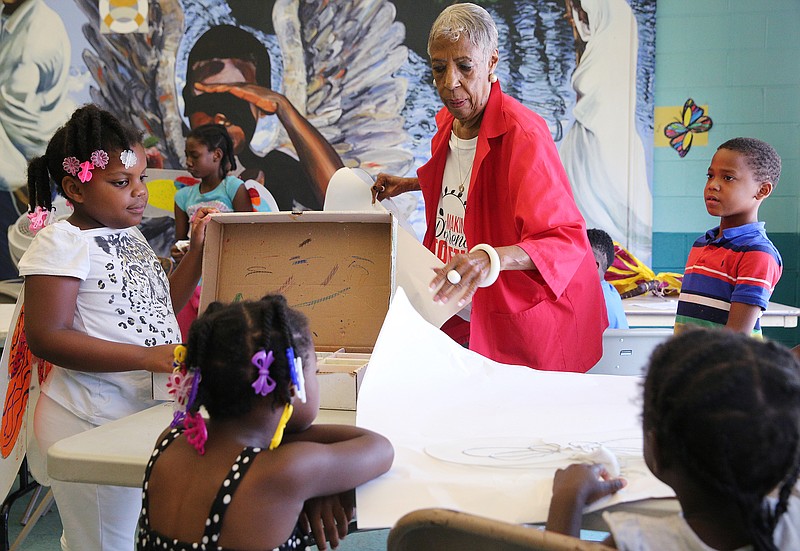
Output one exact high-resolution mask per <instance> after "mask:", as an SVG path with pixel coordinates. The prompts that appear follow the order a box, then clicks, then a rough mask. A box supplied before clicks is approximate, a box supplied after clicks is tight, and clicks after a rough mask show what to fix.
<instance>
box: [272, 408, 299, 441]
mask: <svg viewBox="0 0 800 551" xmlns="http://www.w3.org/2000/svg"><path fill="white" fill-rule="evenodd" d="M293 411H294V406H292V404H286V405H284V406H283V413H281V418H280V420H279V421H278V426H277V427H276V428H275V434H273V435H272V440H271V441H270V443H269V449H271V450H274V449H275V448H277V447H278V446H280V445H281V440H283V432H284V431H285V430H286V425H287V424H288V423H289V419H290V418H291V417H292V412H293Z"/></svg>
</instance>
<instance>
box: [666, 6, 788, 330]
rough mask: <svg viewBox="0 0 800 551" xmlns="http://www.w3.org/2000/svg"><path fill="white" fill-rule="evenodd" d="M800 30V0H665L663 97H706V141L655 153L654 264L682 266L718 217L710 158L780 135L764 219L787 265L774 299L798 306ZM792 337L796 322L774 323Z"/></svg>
mask: <svg viewBox="0 0 800 551" xmlns="http://www.w3.org/2000/svg"><path fill="white" fill-rule="evenodd" d="M798 32H800V1H798V0H758V1H755V2H754V1H753V0H703V1H702V2H698V1H696V0H658V9H657V16H656V79H655V104H656V106H680V105H683V102H684V101H686V99H687V98H690V97H691V98H693V99H694V100H695V102H697V104H699V105H708V114H709V116H711V118H712V120H713V121H714V126H713V128H712V129H711V131H710V133H709V134H708V136H709V140H708V142H709V143H708V146H702V147H699V146H694V147H692V149H691V150H690V151H689V153H688V155H687V156H686V157H684V158H683V159H681V158H680V157H678V155H677V153H676V152H675V151H674V150H672V148H662V147H659V148H656V149H655V152H654V156H653V211H654V212H653V269H654V270H655V271H656V272H659V271H678V272H682V271H683V267H684V262H685V260H686V255H687V254H688V251H689V248H690V247H691V244H692V243H693V242H694V240H695V239H696V238H697V237H698V236H699V235H700V234H701V233H703V232H705V231H706V230H707V229H709V228H711V227H713V226H715V225H716V224H717V219H715V218H712V217H711V216H709V214H708V213H707V212H706V210H705V205H704V203H703V195H702V190H703V186H704V184H705V175H706V170H707V169H708V165H709V163H710V161H711V157H712V155H713V154H714V151H715V150H716V148H717V147H718V146H719V144H721V143H722V142H724V141H726V140H728V139H730V138H733V137H736V136H751V137H755V138H760V139H762V140H765V141H767V142H769V143H770V144H772V145H773V146H774V147H775V149H776V150H777V151H778V153H779V154H780V155H781V158H782V160H783V170H782V175H781V179H780V182H779V184H778V186H777V188H776V190H775V191H774V192H773V194H772V195H771V196H770V197H769V198H768V199H767V200H766V201H765V202H764V204H763V205H762V207H761V210H760V213H759V215H760V219H761V220H763V221H765V222H766V227H767V232H768V234H769V235H770V238H771V239H772V240H773V242H774V243H775V245H776V246H777V247H778V249H779V250H780V252H781V255H782V256H783V260H784V272H783V276H782V277H781V281H780V283H778V286H777V288H776V289H775V293H774V295H773V300H774V301H776V302H781V303H784V304H791V305H795V306H797V305H800V289H798V285H800V277H798V276H799V275H800V262H799V259H798V246H799V245H800V215H799V213H798V206H799V205H800V56H798V52H797V50H796V48H795V47H792V46H791V44H793V43H794V38H796V36H797V33H798ZM765 332H766V334H767V335H768V336H770V337H772V338H775V339H778V340H780V341H782V342H784V343H786V344H796V343H800V330H798V329H768V330H766V331H765Z"/></svg>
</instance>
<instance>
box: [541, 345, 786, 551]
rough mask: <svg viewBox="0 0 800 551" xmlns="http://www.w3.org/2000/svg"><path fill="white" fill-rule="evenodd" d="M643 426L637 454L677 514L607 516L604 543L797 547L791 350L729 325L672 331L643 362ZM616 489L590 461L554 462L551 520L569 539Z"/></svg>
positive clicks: (615, 482)
mask: <svg viewBox="0 0 800 551" xmlns="http://www.w3.org/2000/svg"><path fill="white" fill-rule="evenodd" d="M642 424H643V433H644V459H645V462H646V463H647V466H648V467H649V469H650V470H651V471H652V473H653V474H654V475H655V476H656V477H658V478H659V479H660V480H661V481H662V482H664V483H665V484H667V485H669V486H670V487H671V488H672V489H673V490H675V495H676V497H677V498H678V501H679V502H680V505H681V510H682V513H680V514H678V515H673V516H666V517H649V516H646V515H636V514H632V513H624V512H617V513H604V514H603V519H604V520H605V521H606V523H607V524H608V525H609V527H610V529H611V539H610V541H609V542H607V543H609V544H611V545H616V547H617V548H618V549H629V550H633V549H635V550H640V551H647V550H672V549H675V550H705V551H709V550H714V549H719V550H728V549H740V548H745V549H751V548H752V549H755V550H757V551H761V550H775V549H785V550H789V549H800V491H798V488H797V487H796V483H797V478H798V471H799V470H800V364H798V361H797V360H796V359H795V358H794V356H793V355H792V353H791V352H790V351H789V350H787V349H786V348H784V347H783V346H781V345H779V344H776V343H773V342H764V341H761V340H758V339H751V338H749V337H746V336H744V335H741V334H737V333H733V332H729V331H717V330H704V329H693V330H687V331H686V332H684V333H682V334H681V335H679V336H676V337H673V338H672V339H670V340H669V341H667V342H666V343H664V344H662V345H660V346H659V347H658V348H657V349H656V350H655V352H654V353H653V356H652V357H651V359H650V366H649V371H648V373H647V377H646V379H645V382H644V407H643V413H642ZM624 485H625V483H624V481H622V480H621V479H611V478H610V477H609V476H608V473H606V472H604V471H603V469H602V468H600V467H598V466H597V465H571V466H570V467H568V468H567V469H565V470H560V469H559V471H558V472H556V476H555V480H554V482H553V498H552V501H551V503H550V514H549V516H548V519H547V528H548V529H549V530H554V531H557V532H561V533H565V534H570V535H573V536H577V535H578V534H579V532H580V522H581V515H582V512H583V508H584V507H585V506H586V505H589V504H590V503H593V502H594V501H597V500H598V499H600V498H601V497H603V496H606V495H609V494H612V493H615V492H616V491H618V490H619V489H620V488H622V487H623V486H624ZM768 496H769V497H768Z"/></svg>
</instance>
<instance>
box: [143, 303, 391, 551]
mask: <svg viewBox="0 0 800 551" xmlns="http://www.w3.org/2000/svg"><path fill="white" fill-rule="evenodd" d="M174 363H175V370H174V372H173V375H172V377H171V379H170V387H171V391H173V392H174V394H175V398H176V400H175V417H174V419H173V422H172V425H171V426H170V427H169V428H168V429H167V430H166V431H164V433H163V434H162V435H161V436H160V437H159V439H158V442H157V443H156V447H155V450H154V451H153V454H152V457H151V458H150V462H149V464H148V466H147V470H146V473H145V480H144V486H143V491H142V511H141V516H140V519H139V534H138V538H137V549H139V550H140V551H148V550H156V549H158V550H175V551H183V550H189V549H203V550H214V551H217V550H221V549H239V550H245V549H247V550H270V549H279V550H284V549H305V548H306V543H305V542H306V540H307V539H308V538H307V536H308V535H309V534H312V535H313V539H314V540H315V541H316V543H317V546H318V547H319V548H320V549H326V541H330V543H331V546H332V547H336V546H337V545H338V543H339V538H343V537H344V536H346V535H347V526H348V524H349V522H350V521H351V520H352V519H353V516H354V499H353V498H354V492H353V489H354V488H355V487H356V486H358V485H360V484H363V483H365V482H367V481H369V480H371V479H373V478H375V477H378V476H380V475H382V474H383V473H385V472H386V471H388V470H389V468H390V467H391V464H392V460H393V458H394V451H393V449H392V446H391V444H390V443H389V441H388V440H387V439H386V438H384V437H382V436H380V435H378V434H375V433H373V432H370V431H368V430H366V429H362V428H358V427H353V426H348V425H319V424H315V425H312V424H311V423H312V422H313V420H314V418H315V417H316V415H317V411H318V408H319V391H318V385H317V379H316V357H315V353H314V346H313V343H312V339H311V332H310V330H309V327H308V321H307V320H306V318H305V316H303V314H301V313H300V312H297V311H296V310H293V309H291V308H289V307H288V306H287V304H286V300H285V298H284V297H283V296H281V295H268V296H266V297H264V298H262V299H261V300H259V301H243V302H237V303H233V304H228V305H223V304H221V303H218V302H215V303H212V304H211V305H209V307H208V309H207V310H206V312H205V313H204V314H203V315H202V316H200V317H199V318H198V319H197V320H196V321H195V322H194V323H193V324H192V327H191V330H190V332H189V340H188V344H187V346H186V348H184V347H183V346H178V347H177V348H176V349H175V362H174ZM201 406H202V407H203V408H204V409H205V412H206V413H207V417H206V415H204V414H201V413H200V411H199V410H200V408H201Z"/></svg>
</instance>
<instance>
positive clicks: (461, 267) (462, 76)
mask: <svg viewBox="0 0 800 551" xmlns="http://www.w3.org/2000/svg"><path fill="white" fill-rule="evenodd" d="M428 54H429V56H430V59H431V68H432V72H433V77H434V85H435V86H436V89H437V91H438V93H439V96H440V97H441V99H442V102H443V103H444V108H443V109H442V110H441V111H440V112H439V113H438V115H437V116H436V123H437V127H438V130H437V132H436V134H435V135H434V137H433V140H432V143H431V159H430V161H429V162H428V163H426V164H425V165H424V166H422V167H421V168H420V169H419V170H418V172H417V177H416V178H403V177H398V176H390V175H387V174H380V175H379V176H378V178H377V180H376V182H375V186H374V187H373V194H374V195H375V196H376V198H377V199H384V198H386V197H392V196H395V195H398V194H400V193H403V192H406V191H412V190H420V189H421V190H422V194H423V197H424V199H425V213H426V220H427V226H428V227H427V232H426V234H425V238H424V241H423V242H424V244H425V245H426V246H427V247H428V248H429V249H431V250H432V251H433V252H434V253H435V254H436V255H437V256H438V257H439V258H440V259H442V260H443V261H444V262H445V263H446V265H445V267H444V268H443V269H437V270H436V275H435V277H434V278H433V281H432V282H431V288H432V289H433V290H434V291H435V292H434V293H433V300H435V301H440V302H447V301H450V300H458V301H459V303H460V304H467V302H469V300H470V299H472V312H471V323H470V325H471V327H470V336H469V347H470V349H472V350H475V351H476V352H479V353H480V354H483V355H484V356H487V357H489V358H491V359H493V360H496V361H499V362H503V363H510V364H519V365H526V366H529V367H533V368H537V369H547V370H553V371H580V372H585V371H587V370H588V369H589V368H591V367H592V366H593V365H594V364H595V363H596V362H597V360H598V359H599V358H600V356H601V354H602V333H603V330H604V329H605V328H606V326H607V325H608V322H607V320H606V313H605V306H604V302H603V294H602V291H601V287H600V281H599V278H598V275H597V268H596V266H595V262H594V256H593V254H592V250H591V247H590V246H589V242H588V239H587V236H586V226H585V223H584V221H583V218H582V217H581V215H580V213H579V211H578V208H577V207H576V206H575V200H574V199H573V197H572V192H571V190H570V185H569V182H568V180H567V176H566V174H565V172H564V168H563V166H562V165H561V161H560V160H559V156H558V152H557V150H556V147H555V144H554V143H553V139H552V137H551V136H550V132H549V130H548V127H547V124H546V123H545V122H544V120H543V119H542V118H541V117H540V116H538V115H536V114H535V113H533V112H532V111H530V110H529V109H527V108H526V107H524V106H523V105H521V104H520V103H519V102H518V101H516V100H514V99H513V98H511V97H510V96H508V95H506V94H504V93H503V92H502V90H501V88H500V83H499V82H498V81H497V77H496V75H495V74H494V71H495V69H496V67H497V61H498V58H499V53H498V48H497V28H496V27H495V24H494V21H493V20H492V18H491V16H490V15H489V13H487V12H486V10H484V9H483V8H481V7H479V6H477V5H475V4H470V3H462V4H454V5H452V6H449V7H447V8H446V9H445V10H444V11H442V13H441V14H440V15H439V17H438V18H437V19H436V21H435V22H434V24H433V28H432V29H431V32H430V36H429V38H428ZM467 205H469V206H467ZM473 295H474V296H473Z"/></svg>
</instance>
